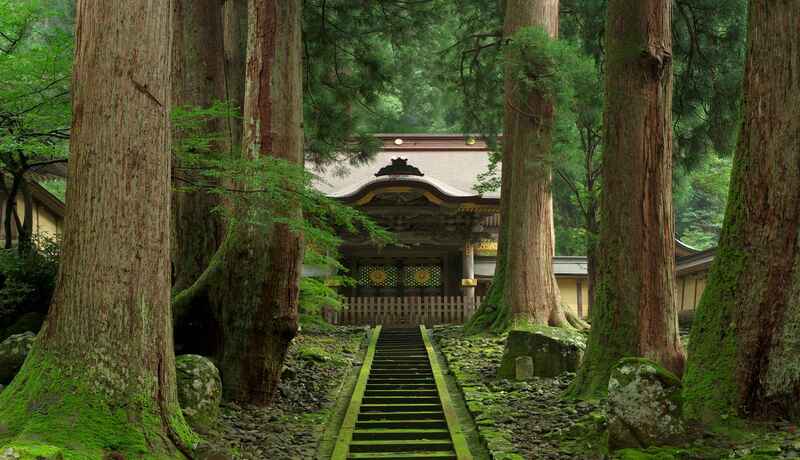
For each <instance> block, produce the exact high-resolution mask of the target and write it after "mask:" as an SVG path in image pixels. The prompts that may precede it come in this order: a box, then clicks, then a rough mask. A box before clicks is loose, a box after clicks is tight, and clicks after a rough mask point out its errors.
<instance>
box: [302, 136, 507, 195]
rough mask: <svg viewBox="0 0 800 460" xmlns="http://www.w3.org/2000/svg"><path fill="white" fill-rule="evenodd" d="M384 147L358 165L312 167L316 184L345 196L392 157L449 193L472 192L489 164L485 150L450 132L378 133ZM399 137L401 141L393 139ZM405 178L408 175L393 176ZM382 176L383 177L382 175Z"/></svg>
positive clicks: (481, 144)
mask: <svg viewBox="0 0 800 460" xmlns="http://www.w3.org/2000/svg"><path fill="white" fill-rule="evenodd" d="M379 137H380V138H381V139H383V141H384V148H383V149H382V150H381V151H379V152H378V153H377V154H376V155H375V158H374V159H373V160H372V161H370V162H369V163H367V164H365V165H361V166H356V167H353V166H349V165H344V166H342V165H337V166H331V167H328V168H327V169H325V170H324V171H319V170H313V169H312V171H313V172H314V173H316V174H318V175H319V176H320V180H319V181H318V182H317V184H316V186H317V188H318V189H319V190H320V191H321V192H323V193H325V194H327V195H329V196H336V197H340V196H346V195H348V194H352V193H354V192H355V191H356V190H358V189H359V188H363V187H365V186H367V185H368V184H370V183H372V182H374V181H375V180H376V179H377V180H380V179H381V178H376V177H375V174H376V173H377V172H378V170H380V169H381V168H382V167H384V166H386V165H389V164H391V160H392V159H395V158H398V157H400V158H406V159H408V164H409V165H411V166H415V167H417V168H419V170H420V171H421V172H422V173H423V174H424V176H422V177H417V179H421V180H423V181H425V182H428V183H430V184H431V185H434V186H435V187H437V188H439V189H440V190H442V191H443V192H446V193H448V194H451V195H453V196H473V195H477V194H478V192H477V190H475V186H476V185H477V183H478V175H479V174H481V173H484V172H486V171H487V169H488V167H489V162H490V161H489V151H488V150H487V148H486V146H485V144H483V143H482V142H480V141H476V143H475V144H472V145H469V144H467V142H466V141H465V137H464V136H454V135H437V134H426V135H406V134H386V135H379ZM396 139H402V141H403V142H402V144H397V143H395V140H396ZM394 177H395V179H397V178H406V177H412V176H394ZM384 180H386V179H384ZM499 196H500V194H499V192H490V193H484V194H483V197H485V198H498V197H499Z"/></svg>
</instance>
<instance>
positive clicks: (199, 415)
mask: <svg viewBox="0 0 800 460" xmlns="http://www.w3.org/2000/svg"><path fill="white" fill-rule="evenodd" d="M175 367H176V369H177V378H178V401H179V402H180V404H181V409H183V415H184V417H185V418H186V421H187V422H189V425H190V426H191V427H192V428H193V429H195V430H196V431H198V432H201V433H206V432H208V430H209V429H210V428H211V427H213V426H214V424H215V423H216V421H217V418H218V417H219V405H220V402H221V400H222V380H221V379H220V377H219V370H218V369H217V367H216V366H215V365H214V363H212V362H211V360H210V359H208V358H206V357H203V356H200V355H181V356H178V357H176V358H175Z"/></svg>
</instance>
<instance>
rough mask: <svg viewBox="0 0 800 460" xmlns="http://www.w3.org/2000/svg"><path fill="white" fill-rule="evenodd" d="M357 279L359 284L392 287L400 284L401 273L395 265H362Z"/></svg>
mask: <svg viewBox="0 0 800 460" xmlns="http://www.w3.org/2000/svg"><path fill="white" fill-rule="evenodd" d="M357 280H358V285H359V286H365V287H386V288H391V287H397V286H398V285H399V284H400V274H399V270H398V269H397V267H395V266H394V265H362V266H360V267H358V278H357Z"/></svg>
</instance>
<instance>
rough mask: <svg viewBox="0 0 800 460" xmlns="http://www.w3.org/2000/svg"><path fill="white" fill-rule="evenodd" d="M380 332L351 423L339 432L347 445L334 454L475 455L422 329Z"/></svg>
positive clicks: (457, 458)
mask: <svg viewBox="0 0 800 460" xmlns="http://www.w3.org/2000/svg"><path fill="white" fill-rule="evenodd" d="M376 332H377V333H378V334H380V335H379V336H378V340H377V342H376V343H375V349H374V353H373V354H372V355H371V356H370V355H369V352H368V359H367V360H365V363H364V366H365V367H366V366H369V368H368V372H369V373H368V376H367V375H366V372H367V369H366V368H365V369H364V372H365V375H364V376H363V377H362V379H360V380H362V381H361V382H360V383H361V385H359V384H357V385H356V389H355V391H354V394H353V405H352V407H351V411H352V414H350V417H351V418H352V419H354V420H353V423H351V424H348V423H347V421H345V423H344V424H343V427H342V433H343V434H342V435H340V438H339V442H340V443H347V444H348V445H347V448H344V447H340V448H339V449H337V452H338V454H337V452H334V456H333V458H334V459H335V460H336V459H338V458H348V459H392V460H411V459H419V458H427V459H442V460H444V459H452V460H467V459H471V458H472V457H471V455H470V454H469V451H468V449H467V448H466V443H465V442H464V440H463V436H461V435H460V429H459V427H458V426H457V425H458V421H457V419H456V418H455V416H454V415H453V412H452V411H453V410H452V407H451V406H450V402H449V396H448V395H447V394H444V395H441V394H440V390H442V385H443V384H444V382H443V379H442V378H441V371H440V370H439V369H438V364H437V363H436V362H435V361H433V363H432V361H431V353H429V352H431V351H432V349H431V348H430V344H429V343H426V341H425V340H424V339H423V336H422V334H421V331H420V329H418V328H414V329H385V330H383V331H380V329H378V330H377V331H376ZM370 358H371V359H370ZM434 359H435V358H434ZM437 383H438V384H437ZM443 391H444V392H445V393H446V391H447V390H446V387H445V388H444V389H443ZM440 396H442V397H440ZM359 398H360V403H359V401H358V399H359ZM356 406H358V407H356ZM356 413H357V415H356ZM448 421H450V425H448ZM454 425H456V426H454ZM344 455H346V457H344Z"/></svg>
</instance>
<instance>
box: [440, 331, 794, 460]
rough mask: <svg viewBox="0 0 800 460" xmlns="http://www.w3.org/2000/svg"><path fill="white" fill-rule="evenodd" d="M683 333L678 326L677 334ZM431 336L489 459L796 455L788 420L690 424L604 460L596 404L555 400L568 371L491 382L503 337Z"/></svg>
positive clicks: (685, 459) (601, 411) (701, 459)
mask: <svg viewBox="0 0 800 460" xmlns="http://www.w3.org/2000/svg"><path fill="white" fill-rule="evenodd" d="M687 332H688V331H685V330H684V331H681V336H682V338H685V337H686V335H687ZM434 336H435V338H436V340H437V343H438V344H439V346H440V348H441V350H442V353H443V354H444V356H445V357H446V358H447V361H448V365H449V367H450V372H451V373H452V374H453V376H454V377H455V379H456V381H457V382H458V383H459V386H460V387H461V388H462V390H463V392H464V395H465V399H466V401H467V405H468V407H469V409H470V412H472V413H473V416H474V417H475V419H476V423H477V424H478V427H479V430H480V434H481V437H482V438H483V440H484V442H486V443H487V444H488V445H489V449H490V450H491V451H492V454H493V455H494V457H493V458H494V459H496V460H524V459H543V460H568V459H569V460H573V459H576V460H583V459H586V460H596V459H607V458H623V459H629V460H648V459H649V460H656V459H657V460H670V459H681V460H716V459H723V458H745V459H751V460H756V459H773V458H782V459H796V458H800V430H798V428H797V427H796V426H795V425H794V424H792V423H788V422H786V423H773V424H752V423H751V424H748V425H746V426H745V425H740V426H739V427H738V428H729V429H726V430H725V431H720V430H715V431H712V430H709V429H703V428H698V429H696V430H694V431H695V433H696V435H697V436H696V438H695V439H691V440H687V445H686V446H680V447H666V448H651V449H649V450H647V451H641V450H625V451H620V452H617V453H615V454H614V456H613V457H610V456H609V455H608V454H605V453H604V451H605V449H604V448H603V441H604V433H603V430H604V428H605V408H604V402H603V401H598V402H582V401H571V400H565V399H563V398H562V395H563V392H564V390H565V389H566V388H567V387H568V386H569V385H570V383H571V382H572V380H573V379H574V378H575V375H574V374H572V373H565V374H563V375H562V376H560V377H558V378H555V379H534V380H532V381H530V382H515V381H508V380H505V379H503V380H497V379H496V378H495V374H496V371H497V368H498V366H499V364H500V359H501V357H502V354H503V347H504V345H505V336H502V335H501V336H495V335H483V336H468V337H465V336H464V335H463V332H462V328H461V327H460V326H447V327H436V328H435V329H434Z"/></svg>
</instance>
